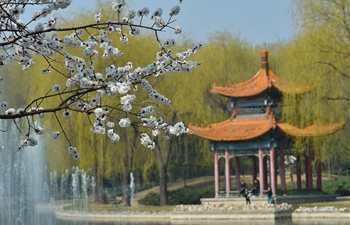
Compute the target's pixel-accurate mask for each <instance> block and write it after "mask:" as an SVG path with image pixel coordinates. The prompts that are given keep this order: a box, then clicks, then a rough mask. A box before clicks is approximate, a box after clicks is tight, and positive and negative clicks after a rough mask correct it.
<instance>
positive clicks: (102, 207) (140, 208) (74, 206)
mask: <svg viewBox="0 0 350 225" xmlns="http://www.w3.org/2000/svg"><path fill="white" fill-rule="evenodd" d="M57 204H67V206H65V207H64V209H65V210H78V211H85V210H86V211H88V212H103V211H108V212H124V211H134V212H136V211H137V212H163V211H172V210H173V209H174V208H175V206H173V205H170V206H144V205H140V204H137V205H136V206H117V205H112V204H96V203H93V202H92V201H91V200H89V202H88V206H87V207H86V204H85V201H84V200H75V201H74V203H73V200H64V201H58V202H57Z"/></svg>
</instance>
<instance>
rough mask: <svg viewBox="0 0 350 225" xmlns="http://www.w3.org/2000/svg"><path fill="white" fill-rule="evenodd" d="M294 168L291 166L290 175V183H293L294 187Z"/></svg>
mask: <svg viewBox="0 0 350 225" xmlns="http://www.w3.org/2000/svg"><path fill="white" fill-rule="evenodd" d="M292 169H293V167H291V166H289V175H290V181H291V182H292V185H293V186H294V179H293V171H292Z"/></svg>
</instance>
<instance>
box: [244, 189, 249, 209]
mask: <svg viewBox="0 0 350 225" xmlns="http://www.w3.org/2000/svg"><path fill="white" fill-rule="evenodd" d="M243 196H244V197H245V204H246V205H250V193H249V192H248V189H246V191H245V193H244V194H243Z"/></svg>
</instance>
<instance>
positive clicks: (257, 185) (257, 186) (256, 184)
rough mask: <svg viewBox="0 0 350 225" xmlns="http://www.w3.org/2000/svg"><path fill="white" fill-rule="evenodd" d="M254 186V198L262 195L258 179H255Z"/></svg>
mask: <svg viewBox="0 0 350 225" xmlns="http://www.w3.org/2000/svg"><path fill="white" fill-rule="evenodd" d="M253 185H254V186H253V189H252V194H253V196H258V195H259V193H260V181H259V180H258V179H255V180H254V184H253Z"/></svg>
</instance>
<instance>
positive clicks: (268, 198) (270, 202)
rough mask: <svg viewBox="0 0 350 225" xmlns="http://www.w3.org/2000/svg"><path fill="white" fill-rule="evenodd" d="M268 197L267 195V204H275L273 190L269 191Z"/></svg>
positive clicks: (269, 189)
mask: <svg viewBox="0 0 350 225" xmlns="http://www.w3.org/2000/svg"><path fill="white" fill-rule="evenodd" d="M266 195H267V203H269V204H274V203H275V201H274V200H273V197H272V190H271V188H268V189H267V192H266Z"/></svg>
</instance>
